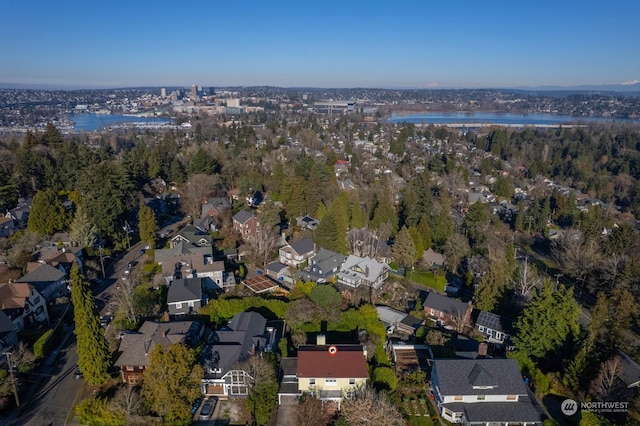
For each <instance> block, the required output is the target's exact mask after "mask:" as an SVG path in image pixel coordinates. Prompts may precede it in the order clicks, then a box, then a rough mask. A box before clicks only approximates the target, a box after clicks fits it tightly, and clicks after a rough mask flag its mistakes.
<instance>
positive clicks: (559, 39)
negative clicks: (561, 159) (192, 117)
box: [0, 0, 640, 88]
mask: <svg viewBox="0 0 640 426" xmlns="http://www.w3.org/2000/svg"><path fill="white" fill-rule="evenodd" d="M636 79H640V1H638V0H616V1H611V2H608V1H605V0H598V1H592V0H581V1H574V0H555V1H546V0H536V1H531V0H522V1H520V0H516V1H514V0H510V1H501V0H495V1H491V0H490V1H477V0H457V1H450V0H440V1H434V0H420V1H402V2H390V1H359V0H342V1H333V0H321V1H311V0H308V1H305V0H297V1H278V0H271V1H265V0H260V1H241V0H238V1H233V0H225V1H220V0H209V1H206V0H202V1H190V0H183V1H180V2H176V1H163V0H156V1H148V0H130V1H127V2H125V1H121V0H114V1H112V2H106V1H93V0H84V1H77V0H57V1H51V0H19V1H4V2H2V5H1V7H0V83H5V84H6V83H9V84H24V85H27V86H28V85H33V86H42V85H45V86H50V87H62V88H102V87H132V86H143V85H144V86H191V85H192V84H198V85H202V86H231V85H247V86H253V85H273V86H282V87H299V86H311V87H455V88H462V87H505V88H506V87H538V86H550V85H553V86H575V85H584V84H611V83H623V82H630V81H635V80H636Z"/></svg>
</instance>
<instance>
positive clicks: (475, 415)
mask: <svg viewBox="0 0 640 426" xmlns="http://www.w3.org/2000/svg"><path fill="white" fill-rule="evenodd" d="M443 406H444V407H446V408H448V409H449V410H451V411H453V412H457V413H460V412H464V415H465V417H466V419H467V420H468V421H469V423H478V424H479V423H482V424H486V423H525V422H526V423H537V424H542V422H543V420H544V418H545V417H546V416H545V415H544V413H543V412H542V411H541V410H540V409H538V408H537V407H536V406H535V405H534V404H533V403H532V402H531V399H529V397H528V396H521V397H519V398H518V401H515V402H512V401H509V402H479V403H475V404H465V403H462V402H454V403H450V404H443Z"/></svg>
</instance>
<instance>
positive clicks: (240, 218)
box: [233, 210, 253, 223]
mask: <svg viewBox="0 0 640 426" xmlns="http://www.w3.org/2000/svg"><path fill="white" fill-rule="evenodd" d="M252 217H253V215H252V214H251V213H249V212H248V211H246V210H240V211H239V212H238V213H236V214H235V216H233V220H235V221H236V222H239V223H246V222H247V221H248V220H249V219H251V218H252Z"/></svg>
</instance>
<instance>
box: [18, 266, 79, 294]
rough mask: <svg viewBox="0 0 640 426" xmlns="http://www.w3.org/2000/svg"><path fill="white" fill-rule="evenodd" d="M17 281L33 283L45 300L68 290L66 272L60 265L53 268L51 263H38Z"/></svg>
mask: <svg viewBox="0 0 640 426" xmlns="http://www.w3.org/2000/svg"><path fill="white" fill-rule="evenodd" d="M17 282H19V283H28V284H31V285H33V287H35V289H36V290H38V292H39V293H40V294H41V295H42V296H43V297H44V298H45V299H46V300H47V302H51V301H53V300H54V299H55V298H56V297H60V296H62V295H64V294H66V293H67V292H68V290H67V287H66V284H67V282H68V279H67V274H66V273H65V272H64V271H62V267H58V268H55V267H53V266H51V265H46V264H45V265H39V266H38V267H37V268H36V269H34V270H33V271H31V272H29V273H27V274H26V275H25V276H23V277H22V278H20V279H18V280H17Z"/></svg>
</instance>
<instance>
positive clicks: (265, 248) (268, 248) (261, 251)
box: [247, 224, 278, 267]
mask: <svg viewBox="0 0 640 426" xmlns="http://www.w3.org/2000/svg"><path fill="white" fill-rule="evenodd" d="M247 242H248V243H249V246H250V247H251V256H252V257H253V259H254V261H255V262H256V263H258V262H260V264H261V265H262V266H263V267H266V266H267V262H268V261H269V258H270V257H271V254H272V253H273V251H274V250H275V249H276V247H277V245H278V234H277V233H276V232H275V230H274V229H273V228H272V227H269V226H264V225H262V224H260V225H258V227H257V229H256V232H255V233H253V235H251V236H250V237H249V238H248V240H247Z"/></svg>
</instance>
